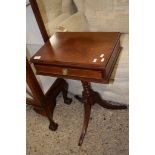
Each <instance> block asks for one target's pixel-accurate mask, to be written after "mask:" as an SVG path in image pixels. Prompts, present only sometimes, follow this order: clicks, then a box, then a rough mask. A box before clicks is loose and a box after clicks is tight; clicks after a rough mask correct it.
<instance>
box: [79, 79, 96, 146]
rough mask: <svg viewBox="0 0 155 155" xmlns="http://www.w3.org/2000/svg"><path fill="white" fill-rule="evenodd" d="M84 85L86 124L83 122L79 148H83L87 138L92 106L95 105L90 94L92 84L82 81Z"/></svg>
mask: <svg viewBox="0 0 155 155" xmlns="http://www.w3.org/2000/svg"><path fill="white" fill-rule="evenodd" d="M82 85H83V93H82V95H83V100H84V122H83V127H82V131H81V136H80V139H79V143H78V145H79V146H81V145H82V143H83V139H84V137H85V134H86V131H87V127H88V123H89V119H90V113H91V105H92V104H93V103H92V99H91V94H90V84H89V83H88V82H84V81H82Z"/></svg>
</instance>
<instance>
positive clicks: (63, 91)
mask: <svg viewBox="0 0 155 155" xmlns="http://www.w3.org/2000/svg"><path fill="white" fill-rule="evenodd" d="M67 93H68V83H67V82H66V81H65V85H64V88H63V90H62V95H63V98H64V103H66V104H68V105H69V104H71V103H72V99H71V98H69V97H67Z"/></svg>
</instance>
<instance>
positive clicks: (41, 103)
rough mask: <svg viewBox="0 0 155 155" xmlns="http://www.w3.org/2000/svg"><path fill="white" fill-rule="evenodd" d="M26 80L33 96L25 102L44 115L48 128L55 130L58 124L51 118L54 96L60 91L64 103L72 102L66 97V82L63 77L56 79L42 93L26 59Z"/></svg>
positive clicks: (54, 102)
mask: <svg viewBox="0 0 155 155" xmlns="http://www.w3.org/2000/svg"><path fill="white" fill-rule="evenodd" d="M26 81H27V84H28V86H29V88H30V90H31V92H32V95H33V98H34V100H32V99H27V100H26V103H27V104H31V105H33V106H34V110H35V111H36V112H37V113H39V114H42V115H44V116H46V117H47V118H48V119H49V121H50V125H49V129H51V130H53V131H55V130H56V129H57V127H58V124H57V123H55V122H54V120H53V113H54V109H55V106H56V97H57V96H58V94H59V93H60V92H62V93H63V97H64V102H65V103H66V104H70V103H71V102H72V99H70V98H68V97H67V89H68V84H67V83H66V81H65V80H63V79H57V80H56V81H55V82H54V84H53V85H52V86H51V87H50V88H49V90H48V91H47V93H46V94H45V95H44V94H43V92H42V89H41V88H40V85H39V83H38V81H37V79H36V76H35V75H34V73H33V70H32V68H31V66H30V64H29V62H28V60H27V59H26Z"/></svg>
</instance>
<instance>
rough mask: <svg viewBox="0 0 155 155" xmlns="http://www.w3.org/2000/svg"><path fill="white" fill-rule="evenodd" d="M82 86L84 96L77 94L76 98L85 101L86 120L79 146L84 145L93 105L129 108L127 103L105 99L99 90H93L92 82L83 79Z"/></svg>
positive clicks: (109, 107) (108, 107)
mask: <svg viewBox="0 0 155 155" xmlns="http://www.w3.org/2000/svg"><path fill="white" fill-rule="evenodd" d="M82 86H83V92H82V97H79V96H78V95H76V96H75V98H76V99H78V100H79V101H80V102H82V103H84V121H83V127H82V131H81V136H80V139H79V143H78V145H79V146H81V145H82V143H83V140H84V137H85V134H86V131H87V127H88V123H89V119H90V114H91V107H92V105H94V104H95V103H97V104H99V105H100V106H102V107H103V108H107V109H118V110H119V109H127V105H123V104H120V103H117V102H112V101H106V100H103V99H102V98H101V96H100V95H99V93H98V92H95V91H93V90H92V88H91V85H90V83H88V82H86V81H82Z"/></svg>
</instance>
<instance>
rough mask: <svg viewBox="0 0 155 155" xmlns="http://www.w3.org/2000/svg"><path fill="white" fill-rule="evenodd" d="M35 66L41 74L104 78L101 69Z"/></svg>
mask: <svg viewBox="0 0 155 155" xmlns="http://www.w3.org/2000/svg"><path fill="white" fill-rule="evenodd" d="M35 68H36V70H37V72H38V73H39V74H49V75H58V76H68V77H76V78H78V77H79V78H88V79H102V72H101V71H94V70H88V69H75V68H68V67H67V68H65V67H53V66H44V65H35Z"/></svg>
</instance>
